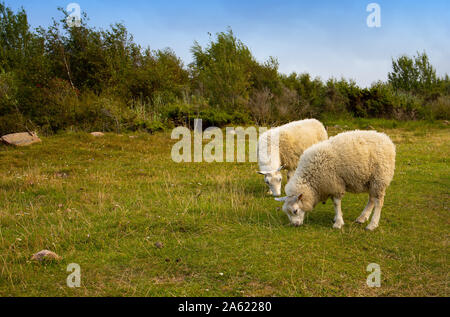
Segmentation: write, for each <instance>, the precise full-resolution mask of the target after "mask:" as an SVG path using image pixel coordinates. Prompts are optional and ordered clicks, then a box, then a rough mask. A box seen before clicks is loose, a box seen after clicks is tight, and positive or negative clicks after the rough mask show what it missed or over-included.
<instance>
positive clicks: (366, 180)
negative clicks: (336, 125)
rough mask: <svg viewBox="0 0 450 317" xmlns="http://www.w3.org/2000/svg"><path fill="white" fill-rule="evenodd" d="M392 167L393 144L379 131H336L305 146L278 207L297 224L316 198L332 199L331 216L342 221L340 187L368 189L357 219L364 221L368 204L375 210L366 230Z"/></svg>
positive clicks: (381, 199) (373, 225)
mask: <svg viewBox="0 0 450 317" xmlns="http://www.w3.org/2000/svg"><path fill="white" fill-rule="evenodd" d="M394 169H395V145H394V144H393V143H392V141H391V140H390V139H389V137H388V136H387V135H386V134H384V133H378V132H376V131H350V132H345V133H341V134H338V135H336V136H334V137H331V138H329V139H328V140H326V141H323V142H320V143H318V144H315V145H313V146H312V147H310V148H309V149H307V150H306V151H305V152H304V153H303V155H302V157H301V158H300V161H299V164H298V167H297V170H296V171H295V174H294V176H293V177H292V178H291V179H290V180H289V183H288V184H287V185H286V188H285V189H286V194H287V195H288V196H287V197H283V198H276V200H278V201H284V205H283V211H284V212H285V213H286V214H287V215H288V217H289V219H290V221H291V222H292V223H293V224H294V225H295V226H299V225H301V224H302V223H303V219H304V216H305V212H308V211H311V210H312V209H313V208H314V207H315V205H316V204H317V203H319V202H320V201H323V202H325V201H326V200H327V199H328V198H332V199H333V205H334V210H335V212H336V216H335V218H334V226H333V227H334V228H337V229H340V228H342V226H343V225H344V219H343V218H342V211H341V199H342V196H344V194H345V192H352V193H363V192H367V193H369V202H368V203H367V206H366V208H364V210H363V212H362V214H361V215H360V216H359V218H358V219H356V222H358V223H364V222H366V221H367V220H368V219H369V217H370V214H371V212H372V209H373V208H374V207H375V211H374V214H373V216H372V220H371V222H370V224H369V225H368V226H367V227H366V229H367V230H374V229H375V228H376V227H378V222H379V220H380V214H381V208H382V207H383V202H384V195H385V193H386V188H387V187H388V186H389V184H390V183H391V180H392V177H393V176H394Z"/></svg>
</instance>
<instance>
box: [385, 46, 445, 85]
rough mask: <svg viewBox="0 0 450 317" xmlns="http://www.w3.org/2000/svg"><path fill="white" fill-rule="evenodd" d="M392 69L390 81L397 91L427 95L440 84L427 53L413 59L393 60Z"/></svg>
mask: <svg viewBox="0 0 450 317" xmlns="http://www.w3.org/2000/svg"><path fill="white" fill-rule="evenodd" d="M392 69H393V71H392V72H390V73H389V74H388V79H389V83H390V84H391V85H392V86H393V88H394V89H396V90H404V91H409V92H414V93H425V92H427V91H429V90H430V89H432V88H433V86H435V85H436V83H437V82H438V79H437V77H436V70H435V69H434V67H433V66H432V65H431V63H430V60H429V58H428V55H427V54H426V53H425V52H424V53H422V54H420V53H417V56H414V57H413V58H411V57H408V56H406V55H403V56H401V57H399V58H398V59H397V60H392Z"/></svg>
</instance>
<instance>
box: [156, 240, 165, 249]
mask: <svg viewBox="0 0 450 317" xmlns="http://www.w3.org/2000/svg"><path fill="white" fill-rule="evenodd" d="M163 246H164V244H163V243H162V242H159V241H158V242H156V243H155V247H157V248H158V249H162V247H163Z"/></svg>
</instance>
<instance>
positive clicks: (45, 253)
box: [31, 250, 61, 262]
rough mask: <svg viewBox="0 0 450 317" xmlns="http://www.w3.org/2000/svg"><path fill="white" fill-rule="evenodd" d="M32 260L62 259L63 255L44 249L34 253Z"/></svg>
mask: <svg viewBox="0 0 450 317" xmlns="http://www.w3.org/2000/svg"><path fill="white" fill-rule="evenodd" d="M31 260H34V261H41V262H42V261H44V260H57V261H59V260H61V257H60V256H59V255H58V254H56V253H55V252H52V251H49V250H42V251H39V252H38V253H35V254H33V256H32V257H31Z"/></svg>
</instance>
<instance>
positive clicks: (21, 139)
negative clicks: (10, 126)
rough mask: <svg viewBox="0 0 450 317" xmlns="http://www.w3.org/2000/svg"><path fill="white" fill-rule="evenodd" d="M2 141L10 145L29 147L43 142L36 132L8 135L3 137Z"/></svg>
mask: <svg viewBox="0 0 450 317" xmlns="http://www.w3.org/2000/svg"><path fill="white" fill-rule="evenodd" d="M1 141H2V142H3V143H6V144H8V145H15V146H27V145H31V144H33V143H37V142H42V141H41V139H39V137H38V136H37V134H36V132H20V133H11V134H6V135H4V136H2V137H1Z"/></svg>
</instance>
